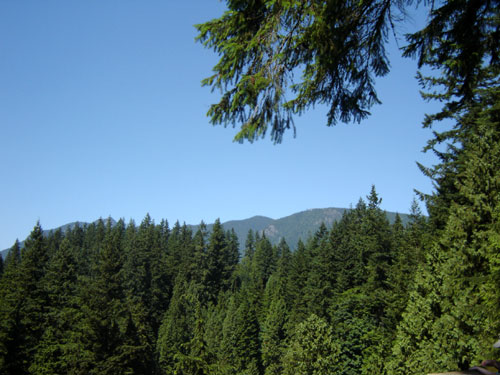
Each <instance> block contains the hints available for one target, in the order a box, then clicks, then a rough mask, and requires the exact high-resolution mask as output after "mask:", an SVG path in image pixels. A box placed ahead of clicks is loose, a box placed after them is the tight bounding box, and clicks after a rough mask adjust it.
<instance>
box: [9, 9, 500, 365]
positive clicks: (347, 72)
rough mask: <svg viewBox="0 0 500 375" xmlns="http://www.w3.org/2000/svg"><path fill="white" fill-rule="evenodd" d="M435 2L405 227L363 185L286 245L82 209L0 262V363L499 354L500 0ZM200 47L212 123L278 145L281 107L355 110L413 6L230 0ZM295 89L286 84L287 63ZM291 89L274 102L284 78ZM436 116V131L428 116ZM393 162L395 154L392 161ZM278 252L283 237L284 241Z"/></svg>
mask: <svg viewBox="0 0 500 375" xmlns="http://www.w3.org/2000/svg"><path fill="white" fill-rule="evenodd" d="M431 3H432V6H433V7H432V9H431V11H430V13H429V19H428V21H427V25H426V26H425V27H424V28H423V29H422V30H420V31H418V32H416V33H414V34H412V35H409V36H408V38H407V41H408V45H407V46H406V47H404V54H405V55H407V56H415V57H417V58H418V60H419V66H420V67H421V68H423V69H424V73H429V71H430V73H429V74H428V75H424V74H423V73H419V76H418V77H419V80H420V81H421V83H422V86H423V89H424V91H425V93H424V97H425V98H427V99H435V100H437V101H439V102H440V103H442V108H441V110H440V111H439V112H438V113H435V114H430V115H428V116H427V117H426V118H425V120H424V126H426V127H432V128H433V130H434V137H433V139H431V140H430V141H429V144H428V145H427V150H430V151H432V152H434V153H435V154H436V155H437V156H438V158H439V162H438V163H437V164H436V165H434V166H430V167H424V166H421V168H422V171H423V172H424V173H425V174H426V175H427V176H429V178H430V179H432V181H433V182H434V185H435V190H434V192H433V193H432V194H430V195H423V194H420V198H422V200H423V201H424V202H425V204H426V209H427V212H428V216H423V215H422V214H421V212H420V210H419V208H418V204H417V203H414V204H413V205H412V210H411V213H410V221H409V223H408V224H406V225H403V224H402V222H401V220H400V219H396V220H395V222H394V223H392V224H391V223H389V222H388V221H387V218H386V215H385V213H384V212H383V211H382V210H381V208H380V202H381V198H380V197H379V196H378V194H377V192H376V190H375V188H372V190H371V191H370V192H369V194H368V195H367V197H366V199H360V201H359V202H358V203H357V204H356V206H355V207H354V208H353V209H352V210H349V211H345V212H344V215H343V217H342V218H341V220H339V221H338V222H336V223H334V224H333V225H332V226H331V227H327V226H325V225H323V226H321V228H320V229H319V230H318V231H317V233H315V234H314V235H313V236H311V237H310V238H307V239H304V241H303V242H302V241H299V243H298V244H297V246H296V250H295V251H293V252H292V251H290V248H289V244H287V243H286V242H284V241H282V242H281V243H279V244H278V245H275V246H273V245H272V244H271V243H270V241H269V240H268V239H267V238H266V237H265V235H263V234H262V233H260V232H257V233H254V232H249V233H248V236H247V239H246V241H245V244H244V246H243V247H244V253H243V254H241V255H240V254H239V251H238V249H239V243H238V240H237V237H236V235H235V233H234V232H232V231H225V230H224V228H223V227H222V225H221V224H220V222H216V223H215V225H214V226H213V227H212V230H211V231H208V230H207V229H206V227H205V225H203V224H201V225H200V226H199V228H198V229H197V230H196V232H193V231H192V230H191V229H189V228H188V227H187V226H185V225H183V226H181V225H180V224H179V223H176V224H175V225H174V226H173V227H172V228H170V227H169V225H168V223H167V222H161V223H160V224H155V223H153V222H152V220H151V219H150V218H149V217H148V216H146V218H144V220H143V221H142V223H141V224H140V225H139V226H136V225H135V224H134V223H129V224H125V223H124V222H123V221H119V222H118V223H117V224H116V225H111V222H104V221H99V222H98V223H94V224H91V225H88V226H85V227H78V226H77V227H75V228H73V229H71V230H69V231H67V232H64V233H63V232H61V231H58V232H54V233H52V234H51V235H50V236H48V237H44V236H43V233H42V229H41V227H40V225H39V224H37V225H36V226H35V228H34V229H33V232H32V233H31V235H30V236H29V238H28V239H27V240H26V242H25V244H24V247H22V248H21V246H20V245H19V243H16V244H15V245H14V246H13V247H12V249H11V250H10V252H9V255H8V256H7V258H6V259H5V263H0V265H1V278H0V374H9V375H10V374H19V375H24V374H99V375H100V374H158V375H163V374H165V375H167V374H182V375H184V374H186V375H187V374H192V375H202V374H248V375H270V374H286V375H291V374H299V375H302V374H308V375H309V374H310V375H312V374H314V375H323V374H324V375H326V374H342V375H354V374H356V375H358V374H363V375H365V374H366V375H373V374H387V375H391V374H400V375H403V374H404V375H409V374H425V373H428V372H438V371H446V370H454V369H466V368H469V367H470V366H472V365H475V364H477V363H479V362H480V361H481V360H482V359H485V358H491V357H496V356H497V353H494V352H493V350H494V349H493V348H492V343H493V342H494V341H495V340H496V337H497V336H498V334H499V333H500V85H499V77H500V58H499V55H500V54H499V51H500V37H499V35H500V26H499V25H500V17H499V12H500V10H499V9H500V6H499V5H500V4H499V2H498V0H491V1H483V0H448V1H443V2H440V3H439V4H437V3H436V4H434V2H431ZM227 4H228V7H229V11H228V12H226V13H225V14H224V15H223V16H222V17H221V18H220V19H217V20H213V21H210V22H207V23H205V24H202V25H199V26H198V29H199V32H200V35H199V40H200V41H202V42H203V43H204V44H205V45H206V46H207V47H209V48H213V49H214V50H215V51H216V52H218V53H219V54H220V56H221V60H220V61H219V63H218V64H217V66H216V67H215V71H214V75H213V76H211V77H209V78H207V79H206V80H205V81H204V84H205V85H208V86H212V88H224V89H225V90H226V92H225V93H223V95H222V98H221V101H220V102H219V103H218V104H215V105H213V106H212V107H211V109H210V111H209V116H210V117H211V121H212V122H213V123H215V124H217V123H221V124H224V125H227V124H231V123H232V124H233V125H234V124H235V123H238V124H241V130H240V132H239V133H238V135H237V136H236V139H237V140H242V139H248V140H250V141H253V140H255V139H257V138H259V137H263V136H265V133H266V131H267V129H268V127H269V131H270V132H271V138H272V139H273V140H274V141H276V142H280V141H281V139H282V135H283V133H284V131H285V130H286V129H288V128H293V121H292V119H291V117H292V115H294V114H297V113H301V112H302V111H304V110H305V109H306V108H308V107H309V106H313V105H314V104H315V103H327V104H330V105H331V107H330V112H329V114H328V124H335V123H336V122H337V121H339V120H340V121H349V120H355V121H359V120H361V119H362V118H364V117H366V116H367V115H368V109H369V108H370V107H371V105H372V104H374V103H376V102H378V98H377V96H376V93H375V91H374V86H373V85H374V77H379V76H383V75H385V74H387V72H388V70H389V61H388V59H387V56H386V54H385V49H384V43H385V42H386V41H387V34H388V33H389V32H390V31H391V30H393V29H392V28H393V25H392V23H393V21H395V20H396V18H397V17H398V16H399V14H396V15H394V13H391V12H394V11H397V10H398V9H399V10H400V12H401V13H404V11H405V7H406V6H408V5H411V4H413V1H408V2H403V1H393V2H391V1H359V2H358V1H354V2H348V1H345V2H342V1H339V2H335V1H326V2H325V1H274V0H265V1H246V0H245V1H240V0H234V1H227ZM304 65H305V67H304V72H303V73H304V76H303V82H299V83H298V84H295V85H292V86H287V84H288V81H287V79H288V76H289V75H290V72H291V71H295V70H297V69H299V68H300V67H302V66H304ZM287 87H291V89H292V91H294V92H295V93H296V94H297V96H296V97H295V99H293V100H291V101H286V100H285V99H284V95H285V93H286V88H287ZM442 120H445V127H444V130H443V127H439V125H440V123H441V122H442ZM395 157H397V155H395ZM294 245H295V244H294Z"/></svg>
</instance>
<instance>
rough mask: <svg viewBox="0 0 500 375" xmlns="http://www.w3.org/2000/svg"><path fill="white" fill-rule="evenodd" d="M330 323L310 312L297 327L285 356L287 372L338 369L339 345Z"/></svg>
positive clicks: (321, 373) (323, 373)
mask: <svg viewBox="0 0 500 375" xmlns="http://www.w3.org/2000/svg"><path fill="white" fill-rule="evenodd" d="M333 338H334V336H333V334H332V330H331V327H330V326H329V325H328V324H327V323H326V322H325V321H324V320H322V319H321V318H319V317H317V316H316V315H314V314H312V315H311V316H309V318H307V320H305V321H304V322H302V323H300V324H299V325H298V327H297V331H296V333H295V336H294V338H293V339H292V341H291V342H290V345H289V347H288V349H287V351H286V354H285V357H284V372H283V374H286V375H292V374H294V375H328V374H335V373H338V372H337V371H338V356H339V347H338V345H337V343H335V341H334V339H333Z"/></svg>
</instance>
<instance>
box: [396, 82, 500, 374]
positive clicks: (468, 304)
mask: <svg viewBox="0 0 500 375" xmlns="http://www.w3.org/2000/svg"><path fill="white" fill-rule="evenodd" d="M482 95H484V97H483V98H482V100H481V103H480V105H478V106H474V107H473V108H472V109H471V111H470V112H469V113H468V114H467V115H465V116H464V117H463V118H462V119H461V120H460V121H461V122H463V124H461V125H460V126H461V127H463V128H465V127H467V128H471V129H473V131H471V132H470V133H468V134H467V137H466V138H463V148H462V149H461V151H460V152H458V153H457V156H456V157H457V163H456V164H457V170H456V177H455V184H456V194H458V195H460V199H458V200H457V201H456V202H455V203H453V204H452V205H451V207H450V208H449V211H448V212H449V216H448V218H447V220H446V226H445V227H444V229H443V230H442V231H441V232H440V233H439V238H438V241H436V242H435V243H434V244H433V246H432V247H431V248H430V249H429V253H428V254H427V258H426V265H425V268H424V269H423V270H422V275H421V276H420V277H418V278H417V279H416V280H415V288H414V290H413V291H412V293H411V298H410V302H409V304H408V307H407V309H406V312H405V315H404V320H403V322H402V324H401V326H400V327H399V331H398V339H397V341H396V344H395V346H394V361H393V362H391V363H390V366H389V368H390V369H398V370H397V371H398V372H400V373H402V371H404V370H405V369H407V367H409V368H408V369H407V370H408V372H410V373H417V372H419V371H420V372H421V371H426V370H432V371H438V370H439V369H443V370H444V369H454V368H455V369H456V368H462V369H463V368H467V367H470V365H471V364H474V363H476V362H477V361H479V360H480V359H481V358H483V357H487V356H488V355H489V354H491V353H490V351H491V349H490V345H491V344H490V342H491V341H492V340H493V337H494V336H496V333H497V332H500V326H498V321H499V315H498V312H497V311H498V305H497V301H498V291H497V289H498V288H497V286H498V284H497V282H496V281H497V278H496V271H494V270H495V267H496V266H495V265H496V264H497V263H498V246H496V245H497V243H496V242H495V240H494V238H496V236H497V235H496V234H494V233H495V229H494V228H497V227H498V222H497V220H498V217H497V216H496V215H495V212H496V211H497V210H498V205H499V195H498V191H499V190H498V188H499V185H498V181H499V174H498V173H499V172H498V170H499V168H498V166H499V165H500V159H499V156H498V155H499V151H500V148H499V147H500V143H499V140H500V136H499V131H498V129H499V124H500V115H499V114H500V107H499V104H498V103H499V90H498V89H495V90H492V89H489V90H486V91H484V92H483V93H482ZM454 194H455V193H454ZM493 301H496V302H493ZM416 311H419V314H418V315H416V314H415V312H416ZM424 319H425V320H424ZM403 358H405V360H404V361H403ZM422 358H425V359H426V361H425V362H421V361H420V359H422ZM412 366H413V367H412ZM410 367H411V368H410ZM395 371H396V370H395ZM408 372H407V373H408Z"/></svg>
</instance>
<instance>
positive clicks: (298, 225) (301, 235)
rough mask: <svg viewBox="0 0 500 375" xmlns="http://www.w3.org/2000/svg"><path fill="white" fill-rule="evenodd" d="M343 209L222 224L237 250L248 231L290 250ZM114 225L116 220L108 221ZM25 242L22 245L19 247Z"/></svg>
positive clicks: (392, 215) (391, 218)
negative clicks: (282, 242)
mask: <svg viewBox="0 0 500 375" xmlns="http://www.w3.org/2000/svg"><path fill="white" fill-rule="evenodd" d="M346 210H348V209H346V208H334V207H330V208H315V209H310V210H306V211H302V212H297V213H295V214H292V215H289V216H285V217H282V218H280V219H271V218H269V217H265V216H253V217H251V218H248V219H244V220H231V221H227V222H225V223H222V225H223V226H224V228H225V229H226V230H231V229H234V231H235V232H236V235H237V236H238V239H239V241H240V249H243V248H244V246H245V240H246V237H247V234H248V231H249V230H250V229H251V230H253V231H254V232H259V233H260V234H262V233H264V234H265V235H266V237H267V238H268V239H269V240H270V241H271V243H273V244H277V243H278V242H279V241H280V240H281V238H284V239H285V240H286V242H287V243H288V245H289V246H290V248H291V249H295V247H296V245H297V242H298V240H299V239H302V240H304V241H305V240H307V238H308V237H309V236H310V235H312V234H314V233H315V232H316V231H317V230H318V228H319V226H320V225H321V223H325V224H326V226H327V227H330V226H331V225H332V224H333V223H334V222H335V221H338V220H340V218H342V215H343V213H344V211H346ZM386 214H387V218H388V219H389V221H390V222H393V221H394V218H395V217H396V213H394V212H387V213H386ZM400 216H401V219H402V221H403V224H406V222H407V221H408V215H405V214H402V215H400ZM111 220H112V222H113V223H114V222H115V221H114V220H113V219H111ZM76 224H78V225H81V226H83V225H86V224H87V223H84V222H78V221H76V222H73V223H69V224H65V225H63V226H61V227H58V228H55V229H50V230H46V231H44V233H45V234H48V233H50V232H51V231H55V230H59V229H60V230H62V231H63V232H64V231H65V230H67V229H69V228H73V227H74V226H75V225H76ZM212 225H213V224H208V225H207V228H208V230H211V229H212ZM190 227H191V228H192V229H193V231H196V229H197V228H198V225H190ZM23 243H24V242H21V246H22V244H23ZM8 251H9V249H6V250H3V251H2V252H1V255H2V256H3V257H4V258H5V256H6V255H7V252H8Z"/></svg>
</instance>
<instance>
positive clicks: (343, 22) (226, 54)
mask: <svg viewBox="0 0 500 375" xmlns="http://www.w3.org/2000/svg"><path fill="white" fill-rule="evenodd" d="M226 3H227V7H228V10H227V11H226V12H225V13H224V14H223V15H222V17H220V18H218V19H214V20H212V21H209V22H206V23H204V24H201V25H198V26H197V28H198V31H199V36H198V40H200V41H201V42H202V43H203V44H204V45H205V46H206V47H207V48H211V49H213V50H214V51H215V52H217V53H220V56H221V58H220V60H219V62H218V64H217V65H215V67H214V68H213V70H214V74H213V75H212V76H211V77H208V78H206V79H205V80H204V81H203V85H206V86H210V87H212V88H213V89H220V90H222V98H221V100H220V102H219V103H217V104H214V105H212V106H211V108H210V110H209V112H208V116H209V117H210V119H211V122H212V123H213V124H224V125H228V124H231V125H236V124H238V125H241V130H240V132H239V133H238V134H237V135H236V137H235V139H236V140H238V141H242V140H245V139H248V140H249V141H253V140H255V139H258V138H259V137H263V136H264V135H265V134H266V131H267V130H268V127H270V128H271V129H270V131H271V138H272V139H273V140H274V141H275V142H280V141H281V140H282V137H283V133H284V131H285V130H286V129H290V128H292V127H293V118H292V115H293V114H295V113H301V112H303V111H304V110H306V109H307V108H309V107H310V106H313V105H314V104H316V103H327V104H328V105H329V106H330V111H329V113H328V125H334V124H336V123H337V122H338V121H343V122H349V121H357V122H359V121H360V120H361V119H363V118H365V117H366V116H367V115H368V113H369V112H368V110H369V108H370V107H371V106H372V105H373V104H374V103H378V98H377V95H376V93H375V90H374V79H375V77H377V76H383V75H385V74H387V72H388V71H389V63H388V59H387V56H386V53H385V47H384V44H385V42H386V40H387V32H388V30H389V27H390V25H391V24H392V23H394V22H396V20H397V16H396V14H398V13H400V12H398V10H397V8H399V7H401V5H402V3H400V2H394V3H392V2H390V1H375V2H368V3H364V2H362V3H358V2H331V1H327V2H319V1H272V0H266V1H250V2H244V1H227V2H226ZM295 71H297V72H300V71H301V74H300V73H299V75H300V78H299V79H294V74H292V72H295ZM290 91H291V92H292V93H293V94H295V97H294V98H293V99H286V93H287V92H288V93H289V92H290Z"/></svg>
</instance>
